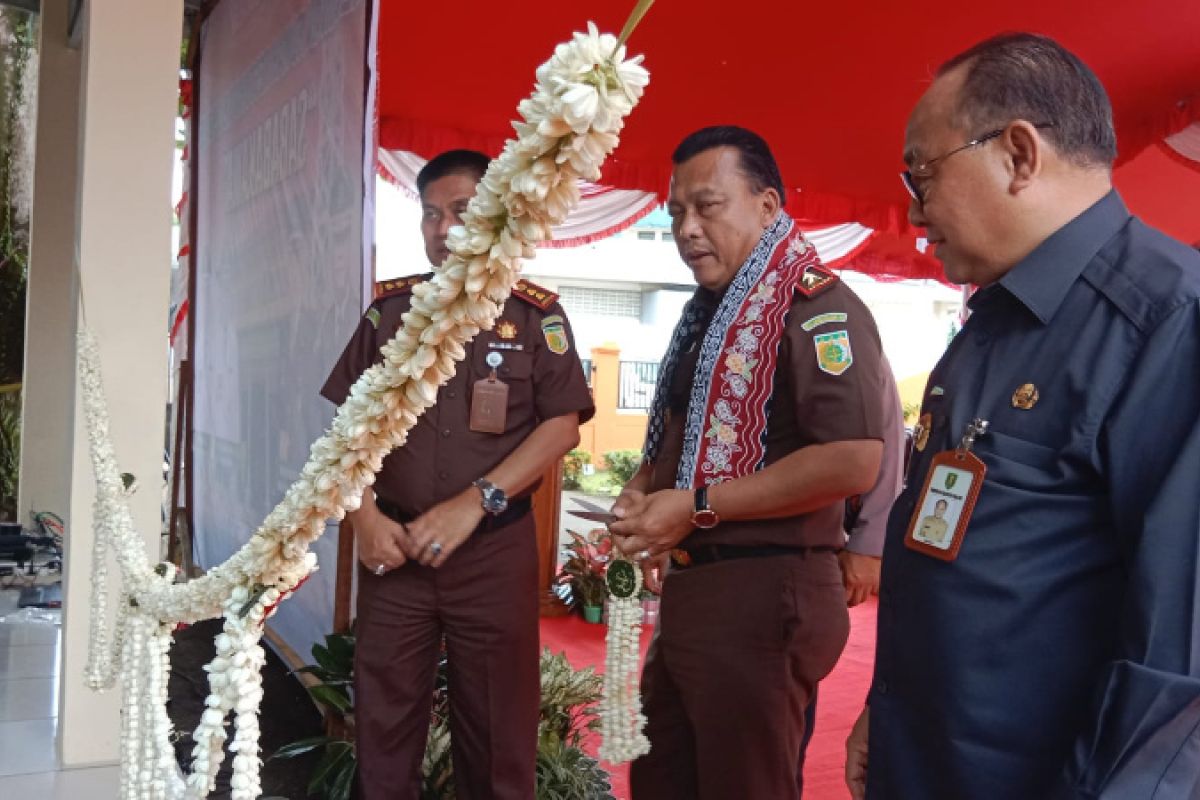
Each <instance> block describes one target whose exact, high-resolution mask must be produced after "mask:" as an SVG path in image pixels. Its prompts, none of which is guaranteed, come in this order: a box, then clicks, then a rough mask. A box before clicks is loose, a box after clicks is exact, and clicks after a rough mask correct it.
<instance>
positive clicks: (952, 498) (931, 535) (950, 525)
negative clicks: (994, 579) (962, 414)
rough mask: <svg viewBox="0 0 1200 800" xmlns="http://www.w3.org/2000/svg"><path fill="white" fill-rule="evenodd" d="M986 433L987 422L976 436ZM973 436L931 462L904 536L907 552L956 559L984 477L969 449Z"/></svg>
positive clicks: (978, 460)
mask: <svg viewBox="0 0 1200 800" xmlns="http://www.w3.org/2000/svg"><path fill="white" fill-rule="evenodd" d="M985 431H986V422H984V430H983V431H977V432H976V434H975V435H980V434H982V433H983V432H985ZM975 435H972V434H971V433H970V432H968V435H967V436H965V437H964V438H963V444H962V445H960V446H959V447H957V448H956V449H954V450H946V451H943V452H941V453H938V454H937V455H935V456H934V457H933V460H932V461H931V462H930V465H929V473H928V474H927V475H926V476H925V486H924V487H923V488H922V489H921V493H920V495H918V497H917V504H916V506H915V507H914V508H913V515H912V519H911V520H909V523H908V533H907V534H906V535H905V537H904V545H905V546H906V547H908V548H909V549H910V550H916V551H917V552H919V553H924V554H925V555H927V556H932V557H933V558H937V559H940V560H942V561H953V560H954V559H956V558H958V551H959V549H960V548H961V547H962V543H963V539H964V538H965V536H966V534H967V528H968V527H969V525H970V522H971V514H972V513H974V511H975V502H976V501H977V500H978V499H979V492H980V491H981V490H982V489H983V478H984V475H986V474H987V465H986V464H984V463H983V462H982V461H981V460H980V459H979V457H978V456H976V455H975V454H974V453H972V452H971V450H970V447H971V444H972V443H973V442H974V438H975Z"/></svg>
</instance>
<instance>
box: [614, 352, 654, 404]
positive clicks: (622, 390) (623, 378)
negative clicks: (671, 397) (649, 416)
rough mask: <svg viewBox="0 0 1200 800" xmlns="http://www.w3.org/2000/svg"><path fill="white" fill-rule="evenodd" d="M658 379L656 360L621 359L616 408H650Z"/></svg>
mask: <svg viewBox="0 0 1200 800" xmlns="http://www.w3.org/2000/svg"><path fill="white" fill-rule="evenodd" d="M657 381H658V362H657V361H622V362H621V364H620V372H619V379H618V384H617V408H619V409H627V410H628V409H641V410H643V411H644V410H646V409H648V408H650V401H651V400H653V399H654V385H655V383H656V382H657Z"/></svg>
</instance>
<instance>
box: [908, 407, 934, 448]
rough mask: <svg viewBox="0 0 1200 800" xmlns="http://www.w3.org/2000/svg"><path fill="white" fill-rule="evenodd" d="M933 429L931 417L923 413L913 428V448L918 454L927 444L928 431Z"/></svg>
mask: <svg viewBox="0 0 1200 800" xmlns="http://www.w3.org/2000/svg"><path fill="white" fill-rule="evenodd" d="M932 428H933V415H932V414H929V413H925V414H922V415H921V419H920V420H919V421H918V422H917V424H916V425H915V426H914V427H913V447H915V448H916V449H917V452H918V453H922V452H924V451H925V445H927V444H928V443H929V431H930V429H932Z"/></svg>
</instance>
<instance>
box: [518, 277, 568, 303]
mask: <svg viewBox="0 0 1200 800" xmlns="http://www.w3.org/2000/svg"><path fill="white" fill-rule="evenodd" d="M512 296H513V297H516V298H518V299H520V300H524V301H525V302H526V303H529V304H530V305H531V306H534V307H535V308H538V309H540V310H542V311H548V310H549V309H550V306H552V305H554V304H555V303H556V302H558V295H557V294H555V293H554V292H552V291H550V290H549V289H546V288H545V287H542V286H538V285H537V284H536V283H530V282H529V281H527V280H525V279H524V278H522V279H521V280H519V281H517V285H516V286H514V287H513V290H512Z"/></svg>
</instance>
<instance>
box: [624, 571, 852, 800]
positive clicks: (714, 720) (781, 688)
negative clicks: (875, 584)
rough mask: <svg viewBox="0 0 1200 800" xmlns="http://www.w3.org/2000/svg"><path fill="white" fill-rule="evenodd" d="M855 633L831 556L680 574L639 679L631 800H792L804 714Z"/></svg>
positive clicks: (673, 578)
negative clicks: (637, 754) (644, 751)
mask: <svg viewBox="0 0 1200 800" xmlns="http://www.w3.org/2000/svg"><path fill="white" fill-rule="evenodd" d="M849 633H850V618H849V615H848V613H847V611H846V594H845V591H844V590H843V588H842V575H841V571H840V569H839V568H838V562H837V556H836V555H835V554H833V553H809V554H804V555H794V556H793V555H784V556H768V557H763V558H743V559H736V560H730V561H721V562H718V563H715V564H710V565H705V566H699V567H693V568H691V569H688V570H683V571H679V572H674V573H672V574H670V575H669V576H668V577H667V580H666V583H665V584H664V587H663V597H662V607H661V612H660V615H659V627H658V630H657V631H656V632H655V638H654V640H653V642H651V645H650V651H649V653H648V655H647V657H646V666H645V669H644V671H643V673H642V702H643V704H644V711H645V713H646V718H647V723H646V734H647V736H648V737H649V739H650V748H651V749H650V753H649V754H648V755H645V756H643V757H642V758H639V759H638V760H637V761H635V762H634V763H633V766H632V768H631V770H630V788H631V790H632V793H633V798H634V800H795V799H796V798H798V797H799V793H798V789H797V786H796V762H797V760H798V758H799V754H800V743H801V740H802V739H803V736H804V709H805V707H806V706H807V705H808V702H809V698H810V697H811V696H812V693H813V690H814V689H815V688H816V685H817V682H818V681H819V680H821V679H822V678H824V677H825V676H826V675H828V674H829V672H830V671H831V670H832V669H833V666H834V664H835V663H836V662H837V659H838V656H839V655H841V652H842V648H843V647H845V645H846V639H847V637H848V636H849Z"/></svg>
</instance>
